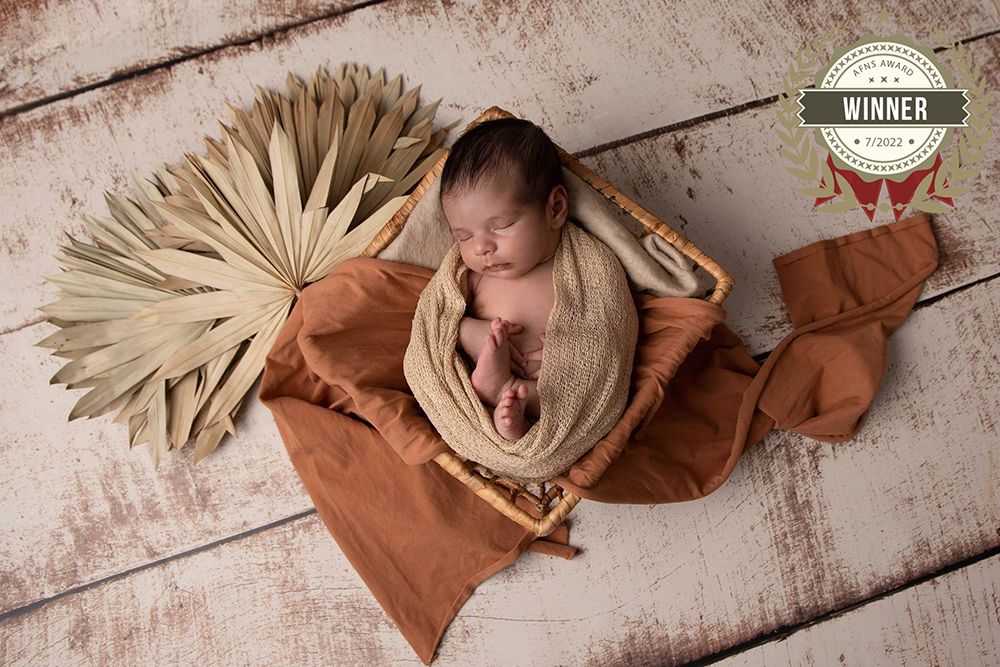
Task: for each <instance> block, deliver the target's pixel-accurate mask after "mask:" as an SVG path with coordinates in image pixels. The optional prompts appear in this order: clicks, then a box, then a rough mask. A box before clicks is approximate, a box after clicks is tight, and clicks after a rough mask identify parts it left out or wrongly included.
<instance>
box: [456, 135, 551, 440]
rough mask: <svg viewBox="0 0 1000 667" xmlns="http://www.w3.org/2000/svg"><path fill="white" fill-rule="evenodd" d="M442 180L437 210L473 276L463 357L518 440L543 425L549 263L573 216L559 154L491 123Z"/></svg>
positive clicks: (539, 140) (460, 149) (499, 420)
mask: <svg viewBox="0 0 1000 667" xmlns="http://www.w3.org/2000/svg"><path fill="white" fill-rule="evenodd" d="M440 178H441V181H440V197H441V209H442V212H443V213H444V217H445V219H446V220H447V222H448V227H449V229H450V232H451V234H452V236H453V238H454V239H455V240H456V241H457V243H458V246H459V252H460V254H461V258H462V261H463V262H464V264H465V265H466V266H467V267H468V268H469V271H468V272H467V273H466V276H467V279H468V284H467V285H466V287H467V294H468V298H467V303H468V307H467V309H466V312H465V317H463V318H462V321H461V325H460V327H459V340H458V342H459V348H460V352H462V353H463V354H464V355H465V357H464V359H465V362H466V364H467V368H469V369H471V375H470V379H471V382H472V386H473V388H474V389H475V390H476V393H477V395H478V396H479V398H480V400H481V401H482V402H483V404H484V405H486V406H488V407H490V408H493V423H494V426H495V428H496V430H497V433H499V434H500V435H502V436H503V437H504V438H506V439H508V440H517V439H518V438H520V437H521V436H523V435H524V434H525V433H526V432H527V431H528V429H529V428H530V424H529V420H533V419H537V418H538V416H539V401H538V389H537V384H538V375H539V372H540V369H541V360H542V348H543V344H544V341H545V327H546V324H547V323H548V320H549V314H550V313H551V312H552V306H553V303H554V298H555V293H554V290H553V273H552V268H553V260H554V257H555V253H556V249H557V247H558V246H559V242H560V238H561V235H562V232H563V225H564V223H565V222H566V218H567V213H568V210H569V202H568V195H567V192H566V187H565V185H564V184H563V178H562V167H561V163H560V160H559V155H558V152H557V150H556V147H555V145H554V144H553V143H552V141H551V140H550V139H549V137H548V136H547V135H546V134H545V132H544V131H543V130H542V129H541V128H539V127H538V126H536V125H535V124H534V123H531V122H530V121H527V120H523V119H519V118H503V119H499V120H493V121H486V122H482V123H480V124H478V125H476V126H475V127H473V128H472V129H470V130H469V131H467V132H465V133H464V134H463V135H462V136H461V137H460V138H459V139H458V140H457V141H456V142H455V144H454V145H453V146H452V148H451V151H450V153H449V155H448V159H447V160H446V161H445V165H444V169H443V170H442V173H441V177H440Z"/></svg>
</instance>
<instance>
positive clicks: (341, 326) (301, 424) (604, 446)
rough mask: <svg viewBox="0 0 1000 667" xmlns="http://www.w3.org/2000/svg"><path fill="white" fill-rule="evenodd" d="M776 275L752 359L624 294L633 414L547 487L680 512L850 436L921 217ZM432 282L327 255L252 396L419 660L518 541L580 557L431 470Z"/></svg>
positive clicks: (922, 275) (900, 303)
mask: <svg viewBox="0 0 1000 667" xmlns="http://www.w3.org/2000/svg"><path fill="white" fill-rule="evenodd" d="M773 264H774V268H775V270H776V271H777V273H778V279H779V282H780V284H781V290H782V298H783V300H784V302H785V307H786V308H787V311H788V313H789V315H790V317H791V321H792V324H793V326H794V330H793V331H792V332H791V333H790V334H788V335H787V336H786V337H785V338H784V339H782V340H781V341H780V342H779V344H778V345H777V347H775V349H774V350H773V351H772V352H771V353H770V355H769V356H768V357H767V358H766V359H765V361H764V363H763V365H760V364H758V363H757V362H755V361H754V360H753V358H752V357H751V356H750V354H749V353H748V352H747V349H746V346H745V345H744V343H743V341H742V340H741V339H740V338H739V336H737V335H736V334H735V333H734V332H733V331H731V330H730V329H729V328H728V327H727V326H726V325H725V323H724V321H723V320H724V319H725V310H724V309H723V308H722V307H720V306H718V305H715V304H711V303H709V302H707V301H704V300H701V299H695V298H684V297H670V296H667V297H654V296H651V295H649V294H646V293H641V292H633V298H634V300H635V303H636V307H637V309H638V313H639V323H640V330H639V340H638V343H637V347H636V356H635V366H634V371H633V377H632V386H631V388H630V393H629V404H628V406H627V408H626V410H625V414H624V415H623V416H622V418H621V420H620V421H619V423H618V424H617V425H616V426H615V427H614V428H613V429H612V430H611V432H610V433H608V435H607V436H606V437H605V438H603V439H602V440H601V441H600V442H599V443H598V444H597V445H595V446H594V448H593V449H591V450H590V451H589V452H588V453H586V454H584V455H583V457H581V458H580V459H579V460H578V461H577V462H576V464H574V465H573V467H572V468H570V469H569V470H568V471H567V472H566V473H565V474H564V475H561V476H559V477H557V478H556V481H557V482H559V483H560V484H561V485H562V486H563V487H564V488H566V489H568V490H569V491H571V492H573V493H575V494H577V495H579V496H581V497H582V498H585V499H589V500H592V501H600V502H608V503H643V504H648V503H664V502H679V501H685V500H691V499H694V498H700V497H702V496H705V495H707V494H709V493H711V492H712V491H714V490H715V489H717V488H718V487H719V486H720V485H721V484H722V483H723V482H725V480H726V479H727V478H728V477H729V475H730V473H731V472H732V470H733V467H734V466H735V465H736V462H737V460H738V459H739V457H740V456H741V455H742V454H743V453H744V452H745V451H746V450H747V449H748V448H750V447H751V446H752V445H754V444H756V443H757V442H760V440H762V439H763V437H764V436H765V435H766V434H767V433H768V432H770V431H771V430H774V429H790V430H794V431H796V432H798V433H801V434H803V435H806V436H808V437H810V438H813V439H816V440H822V441H826V442H838V441H842V440H846V439H848V438H850V437H852V436H853V435H854V433H855V432H856V431H857V430H858V428H859V427H860V425H861V423H862V422H863V420H864V418H865V415H866V414H867V411H868V406H869V405H870V403H871V401H872V399H873V397H874V395H875V392H876V391H877V390H878V387H879V384H880V383H881V379H882V375H883V372H884V370H885V364H886V346H887V341H888V337H889V336H890V335H891V334H892V333H893V332H894V331H895V330H896V329H898V328H899V326H900V325H901V324H902V323H903V321H904V320H905V319H906V317H907V316H908V315H909V313H910V311H911V310H912V308H913V306H914V304H915V302H916V299H917V297H918V295H919V294H920V290H921V288H922V286H923V283H924V281H925V280H926V278H927V276H929V275H930V274H931V273H932V272H933V271H934V269H935V268H936V267H937V264H938V252H937V243H936V241H935V238H934V234H933V231H932V228H931V222H930V218H929V216H928V215H927V214H924V213H921V214H918V215H915V216H912V217H909V218H906V219H903V220H900V221H898V222H894V223H891V224H887V225H882V226H879V227H874V228H870V229H865V230H862V231H858V232H854V233H851V234H846V235H844V236H839V237H836V238H833V239H825V240H821V241H817V242H815V243H811V244H809V245H807V246H804V247H802V248H799V249H798V250H794V251H792V252H790V253H787V254H784V255H781V256H779V257H776V258H774V259H773ZM432 275H433V271H431V270H428V269H425V268H422V267H418V266H413V265H410V264H402V263H398V262H391V261H387V260H380V259H375V258H365V257H356V258H352V259H350V260H347V261H345V262H343V263H341V264H339V265H338V266H337V267H335V268H334V270H333V271H332V272H331V273H330V274H328V275H327V276H326V277H325V278H323V279H322V280H320V281H318V282H316V283H313V284H312V285H309V286H308V287H307V288H306V289H305V290H303V292H302V294H301V296H300V298H299V300H298V301H297V302H296V304H295V306H294V308H293V310H292V312H291V315H290V316H289V319H288V321H287V322H286V323H285V325H284V328H283V329H282V331H281V333H280V335H279V338H278V340H277V341H276V342H275V344H274V346H273V348H272V349H271V351H270V353H269V354H268V357H267V360H266V362H265V367H264V374H263V377H262V380H261V386H260V391H259V397H260V399H261V401H262V402H263V403H264V404H265V405H267V407H268V408H269V409H270V410H271V412H272V414H273V416H274V419H275V422H276V424H277V427H278V430H279V432H280V434H281V437H282V440H283V441H284V443H285V447H286V449H287V450H288V454H289V457H290V458H291V461H292V464H293V465H294V466H295V470H296V471H297V472H298V474H299V476H300V477H301V479H302V482H303V484H304V486H305V488H306V490H307V491H308V493H309V495H310V497H311V499H312V501H313V503H314V504H315V506H316V511H317V514H318V515H319V517H320V519H321V520H322V521H323V523H324V525H325V526H326V527H327V529H328V530H329V531H330V533H331V534H332V535H333V537H334V539H335V540H336V542H337V544H338V545H339V546H340V548H341V549H342V551H343V553H344V555H345V556H346V557H347V559H348V560H349V561H350V562H351V564H352V565H353V566H354V568H355V569H356V571H357V572H358V574H359V576H360V577H361V579H362V580H363V581H364V582H365V584H366V585H367V586H368V588H369V589H370V590H371V592H372V594H373V595H374V597H375V599H376V600H377V601H378V602H379V604H380V605H381V606H382V608H383V609H384V610H385V612H386V613H387V614H388V616H389V617H390V618H391V619H392V620H393V622H394V623H395V624H396V626H397V627H398V628H399V630H400V632H401V633H402V634H403V636H404V637H405V638H406V640H407V641H408V642H409V643H410V645H411V646H412V647H413V650H414V651H415V652H416V654H417V655H418V656H419V658H420V659H421V661H422V662H424V664H430V662H431V661H432V659H433V657H434V653H435V651H436V649H437V646H438V644H439V642H440V641H441V638H442V636H443V635H444V632H445V630H446V629H447V627H448V625H449V624H450V623H451V621H452V619H453V618H454V617H455V615H456V614H457V612H458V610H459V609H460V608H461V606H462V605H463V604H464V603H465V601H466V600H467V599H468V597H469V596H470V595H471V594H472V592H473V591H474V590H475V588H476V586H478V585H479V583H480V582H482V581H484V580H485V579H486V578H488V577H490V576H491V575H493V574H494V573H496V572H497V571H498V570H500V569H502V568H504V567H506V566H508V565H511V564H512V563H514V562H515V561H516V560H517V558H518V557H519V556H520V554H521V553H522V552H523V551H525V550H533V551H537V552H540V553H546V554H551V555H555V556H560V557H563V558H571V557H572V556H573V555H574V554H575V553H576V550H577V548H576V547H575V546H572V545H570V544H569V543H568V538H569V531H568V527H567V526H566V525H563V526H560V528H559V529H557V530H556V531H555V532H554V533H552V534H551V535H549V536H547V537H545V538H540V539H536V538H535V536H534V534H533V533H530V532H528V531H526V530H525V529H523V528H521V527H520V526H519V525H518V524H516V523H514V522H512V521H511V520H509V519H507V518H506V517H504V516H503V515H501V514H500V513H499V512H497V511H496V510H494V509H493V508H492V507H490V506H489V505H488V504H487V503H486V502H485V501H483V500H481V499H479V498H478V497H477V496H476V495H475V494H474V493H472V492H471V491H470V490H468V489H467V488H466V487H465V486H464V485H463V484H462V483H461V482H459V481H457V480H456V479H454V478H453V477H452V476H451V475H450V474H448V473H447V472H445V471H444V470H443V469H442V468H441V467H439V466H438V465H437V464H436V463H435V462H433V461H432V460H431V459H433V457H434V456H435V455H436V454H438V453H440V452H442V451H445V449H446V448H447V446H446V445H445V443H444V441H443V440H441V438H440V437H439V436H438V434H437V433H436V431H435V430H434V428H433V426H432V425H431V423H430V422H429V421H428V420H427V418H426V417H425V416H424V414H423V412H422V410H421V409H420V406H419V404H418V403H417V401H416V399H414V397H413V395H412V394H411V393H410V392H409V390H408V387H407V384H406V381H405V379H404V377H403V354H404V352H405V350H406V346H407V343H408V341H409V336H410V325H411V321H412V318H413V312H414V309H415V307H416V303H417V300H418V298H419V296H420V292H421V291H422V289H423V287H424V286H425V285H426V284H427V282H428V281H429V280H430V278H431V276H432ZM736 278H737V285H739V276H736ZM692 347H693V349H692ZM685 350H690V352H689V353H687V354H685V353H684V351H685ZM524 506H525V509H529V508H528V507H527V504H526V503H525V505H524ZM577 511H580V510H579V509H578V510H577ZM570 518H572V515H571V517H570ZM348 622H349V621H348V620H347V619H345V623H348Z"/></svg>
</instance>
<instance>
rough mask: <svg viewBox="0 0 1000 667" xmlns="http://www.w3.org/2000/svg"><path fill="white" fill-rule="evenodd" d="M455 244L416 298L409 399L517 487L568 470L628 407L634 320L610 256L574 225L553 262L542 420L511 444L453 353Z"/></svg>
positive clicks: (459, 266)
mask: <svg viewBox="0 0 1000 667" xmlns="http://www.w3.org/2000/svg"><path fill="white" fill-rule="evenodd" d="M467 271H469V267H468V266H467V265H466V264H465V263H464V262H463V261H462V258H461V255H460V254H459V251H458V244H457V243H456V244H454V245H453V246H452V247H451V248H450V249H449V250H448V252H447V253H446V254H445V256H444V259H443V260H442V261H441V266H440V267H439V268H438V270H437V272H436V273H435V274H434V275H433V276H432V277H431V280H430V281H429V282H428V283H427V286H426V287H425V288H424V291H423V292H422V293H421V295H420V299H419V300H418V302H417V307H416V311H415V312H414V316H413V327H412V329H411V332H410V342H409V345H408V346H407V348H406V354H405V356H404V358H403V372H404V375H405V377H406V381H407V383H408V384H409V386H410V389H411V391H412V392H413V395H414V396H415V397H416V399H417V401H418V402H419V404H420V407H421V408H423V410H424V412H425V413H426V414H427V417H428V419H429V420H430V421H431V423H432V424H433V425H434V427H435V428H436V429H437V431H438V433H440V435H441V437H442V438H443V439H444V441H445V442H446V443H448V446H449V447H451V448H452V449H453V450H454V451H455V452H456V453H458V454H460V455H462V456H464V457H465V458H467V459H471V460H473V461H476V462H478V463H481V464H483V465H484V466H486V467H487V468H490V469H491V470H492V471H494V472H496V473H498V474H502V475H504V476H506V477H509V478H511V479H514V480H517V481H521V482H535V481H541V480H545V479H549V478H551V477H553V476H555V475H557V474H559V473H562V472H564V471H565V470H566V469H567V468H569V467H570V466H571V465H572V464H573V463H574V462H575V461H576V460H577V459H578V458H580V456H582V455H583V454H584V453H585V452H586V451H587V450H589V449H590V448H591V447H593V446H594V444H596V443H597V441H598V440H600V439H601V438H602V437H604V436H605V435H606V434H607V433H608V432H609V431H610V430H611V428H612V427H613V426H614V425H615V424H616V423H617V422H618V420H619V419H620V418H621V415H622V413H623V412H624V410H625V406H626V404H627V401H628V391H629V384H630V381H631V376H632V362H633V358H634V354H635V346H636V341H637V336H638V327H639V321H638V314H637V313H636V308H635V302H634V300H633V298H632V294H631V292H630V290H629V283H628V279H627V277H626V274H625V271H624V269H623V268H622V265H621V262H620V261H619V259H618V257H617V256H616V255H615V253H614V252H613V251H612V250H611V249H610V248H609V247H608V246H606V245H605V244H604V243H602V242H601V241H600V240H598V239H597V238H596V237H594V236H592V235H590V234H588V233H587V232H586V231H584V230H583V229H581V228H580V227H579V226H577V225H576V224H574V223H573V222H572V221H571V220H567V222H566V223H565V224H564V225H563V226H562V233H561V235H560V241H559V244H558V246H557V248H556V253H555V257H554V260H553V267H552V271H553V287H554V290H555V303H554V305H553V308H552V312H551V314H550V315H549V319H548V324H547V325H546V329H545V345H544V356H543V359H542V365H541V369H540V372H539V376H538V385H537V386H538V399H539V405H540V409H539V418H538V421H537V422H535V424H533V425H532V426H531V428H530V429H529V430H528V432H527V433H525V435H524V436H523V437H521V438H520V439H518V440H515V441H511V440H507V439H506V438H504V437H503V436H501V435H500V434H499V433H497V431H496V428H495V427H494V425H493V417H492V414H491V413H492V409H490V408H487V407H486V406H484V405H483V403H482V401H481V400H480V399H479V397H478V396H477V395H476V391H475V389H473V387H472V381H471V379H470V376H469V371H468V368H467V367H466V365H465V362H464V361H463V360H462V358H461V356H460V355H459V351H458V350H457V349H456V345H457V344H458V328H459V324H460V322H461V320H462V317H463V316H464V315H465V311H466V305H467V303H466V301H467V293H466V289H467V288H466V280H465V274H466V272H467Z"/></svg>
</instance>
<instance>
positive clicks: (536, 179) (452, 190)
mask: <svg viewBox="0 0 1000 667" xmlns="http://www.w3.org/2000/svg"><path fill="white" fill-rule="evenodd" d="M504 175H507V176H508V177H510V178H512V179H514V181H515V182H517V183H518V184H519V187H518V189H517V194H516V195H515V200H516V202H517V203H518V204H520V205H522V206H543V207H544V206H545V204H546V202H547V201H548V198H549V193H550V192H552V188H554V187H555V186H557V185H562V186H564V187H565V183H564V182H563V174H562V162H561V161H560V160H559V151H558V150H557V149H556V145H555V144H554V143H553V142H552V140H551V139H550V138H549V136H548V135H547V134H545V131H544V130H542V128H540V127H538V126H537V125H535V124H534V123H532V122H531V121H529V120H524V119H522V118H498V119H495V120H487V121H483V122H481V123H479V124H478V125H475V126H473V127H471V128H470V129H468V130H466V131H465V132H463V133H462V135H461V136H459V138H458V139H457V140H456V141H455V143H454V144H453V145H452V147H451V150H450V152H449V153H448V159H447V160H445V162H444V169H442V171H441V176H440V178H441V189H440V194H439V197H442V198H443V197H445V196H446V195H448V194H457V193H461V192H463V191H465V190H467V189H469V188H472V187H474V186H476V185H477V184H478V183H479V182H480V181H481V180H482V179H484V178H489V177H493V176H504Z"/></svg>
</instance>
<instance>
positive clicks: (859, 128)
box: [799, 35, 968, 178]
mask: <svg viewBox="0 0 1000 667" xmlns="http://www.w3.org/2000/svg"><path fill="white" fill-rule="evenodd" d="M953 83H954V82H953V80H951V75H950V74H949V73H948V72H947V71H945V70H944V69H943V68H942V67H940V66H939V65H938V63H937V62H936V60H935V58H934V56H933V52H932V51H931V50H929V49H924V48H922V47H920V46H917V45H916V44H913V43H911V42H909V40H907V39H906V38H905V37H903V36H899V35H895V36H892V37H889V38H880V37H875V36H874V35H867V36H865V37H864V38H862V39H861V40H860V41H858V42H856V43H855V44H852V45H850V46H848V47H845V48H843V49H841V50H839V51H838V52H836V53H834V56H833V60H832V63H831V65H830V66H829V67H828V68H827V69H826V70H821V71H819V72H818V73H817V75H816V88H814V89H802V90H801V91H800V92H801V93H802V95H801V96H800V98H799V104H800V106H801V107H802V109H801V110H800V112H799V117H800V118H801V119H802V121H803V122H802V126H803V127H815V128H816V140H817V142H818V143H820V144H821V145H825V146H826V147H827V148H828V149H829V151H830V155H831V156H832V157H833V159H834V162H835V163H836V164H837V166H839V167H840V168H841V169H850V170H851V171H853V172H855V173H858V174H862V173H863V174H872V175H876V176H881V177H892V176H896V177H897V178H898V177H900V176H902V175H904V174H907V173H909V172H912V171H914V170H917V169H920V168H921V167H924V166H927V165H929V164H930V163H931V162H932V161H933V160H934V158H935V156H936V154H937V152H938V151H939V150H940V149H941V148H942V147H943V146H944V145H946V144H947V141H948V139H949V137H950V133H951V131H952V130H951V128H952V127H964V126H965V122H964V121H965V118H966V116H967V115H968V114H967V113H966V112H965V110H964V105H965V104H966V103H968V98H967V97H965V96H964V95H963V93H964V89H955V88H953V87H952V86H953Z"/></svg>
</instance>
